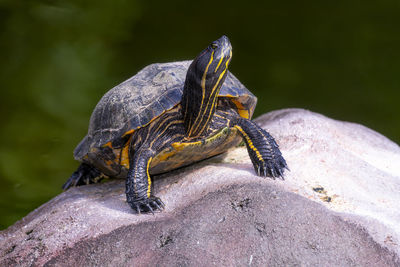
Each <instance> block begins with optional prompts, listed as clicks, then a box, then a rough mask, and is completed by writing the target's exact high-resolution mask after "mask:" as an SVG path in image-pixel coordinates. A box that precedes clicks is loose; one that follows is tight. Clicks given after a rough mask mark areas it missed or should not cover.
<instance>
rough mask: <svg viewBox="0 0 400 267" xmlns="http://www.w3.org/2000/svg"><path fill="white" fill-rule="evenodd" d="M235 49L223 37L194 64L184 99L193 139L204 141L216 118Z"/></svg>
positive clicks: (183, 107) (208, 48)
mask: <svg viewBox="0 0 400 267" xmlns="http://www.w3.org/2000/svg"><path fill="white" fill-rule="evenodd" d="M231 58H232V46H231V43H230V42H229V39H228V37H226V36H225V35H223V36H222V37H221V38H219V39H218V40H216V41H214V42H212V43H211V44H210V45H209V46H208V47H207V48H206V49H204V50H203V51H202V52H201V53H200V54H199V55H198V56H197V57H196V58H195V59H194V60H193V62H192V64H190V66H189V69H188V71H187V74H186V80H185V86H184V89H183V95H182V114H183V118H184V124H185V129H186V136H187V137H189V138H195V137H200V136H201V135H202V133H204V131H205V130H206V129H207V126H208V124H209V122H210V121H211V119H212V116H213V115H214V112H215V109H216V107H217V104H218V101H217V97H218V95H219V90H220V88H221V86H222V84H223V83H224V81H225V77H226V75H227V73H228V66H229V63H230V61H231Z"/></svg>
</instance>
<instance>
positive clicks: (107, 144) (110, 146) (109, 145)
mask: <svg viewBox="0 0 400 267" xmlns="http://www.w3.org/2000/svg"><path fill="white" fill-rule="evenodd" d="M103 147H109V148H111V149H112V148H113V147H112V144H111V141H110V142H108V143H105V144H104V145H103Z"/></svg>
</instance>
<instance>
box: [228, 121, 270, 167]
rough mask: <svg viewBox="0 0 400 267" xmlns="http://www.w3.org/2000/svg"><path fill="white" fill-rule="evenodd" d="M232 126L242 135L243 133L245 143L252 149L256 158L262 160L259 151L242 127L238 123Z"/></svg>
mask: <svg viewBox="0 0 400 267" xmlns="http://www.w3.org/2000/svg"><path fill="white" fill-rule="evenodd" d="M234 127H235V128H236V129H238V130H239V131H240V132H241V133H242V135H243V136H244V138H245V139H246V141H247V144H248V145H249V147H250V149H251V150H253V151H254V152H255V153H256V155H257V158H258V159H259V160H260V161H262V162H264V159H263V157H262V156H261V153H260V151H258V149H257V148H256V147H255V146H254V144H253V142H252V141H251V139H250V137H249V136H248V135H247V134H246V132H245V131H244V130H243V129H242V127H240V126H239V125H235V126H234Z"/></svg>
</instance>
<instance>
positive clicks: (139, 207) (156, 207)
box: [128, 196, 165, 214]
mask: <svg viewBox="0 0 400 267" xmlns="http://www.w3.org/2000/svg"><path fill="white" fill-rule="evenodd" d="M128 203H129V206H131V208H132V209H133V211H134V212H135V213H137V214H141V213H152V214H154V212H155V211H161V210H163V209H164V208H165V204H164V202H162V200H161V199H160V198H158V197H155V196H151V197H149V198H146V199H141V200H133V201H128Z"/></svg>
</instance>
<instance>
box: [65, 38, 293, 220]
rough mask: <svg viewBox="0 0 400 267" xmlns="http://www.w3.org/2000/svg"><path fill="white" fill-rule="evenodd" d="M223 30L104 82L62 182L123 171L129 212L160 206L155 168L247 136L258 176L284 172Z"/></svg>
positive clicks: (78, 181)
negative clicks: (189, 49)
mask: <svg viewBox="0 0 400 267" xmlns="http://www.w3.org/2000/svg"><path fill="white" fill-rule="evenodd" d="M231 58H232V46H231V43H230V41H229V39H228V37H226V36H225V35H224V36H222V37H220V38H219V39H217V40H216V41H213V42H212V43H211V44H210V45H208V46H207V47H206V48H205V49H204V50H203V51H202V52H200V54H199V55H198V56H197V57H196V58H195V59H194V60H193V61H182V62H172V63H163V64H157V63H156V64H152V65H149V66H147V67H145V68H144V69H142V70H141V71H139V72H138V73H137V74H136V75H135V76H133V77H131V78H130V79H128V80H126V81H125V82H123V83H121V84H119V85H117V86H115V87H114V88H112V89H111V90H109V91H108V92H107V93H106V94H105V95H104V96H103V97H102V98H101V100H100V101H99V102H98V104H97V105H96V107H95V109H94V111H93V113H92V115H91V117H90V122H89V129H88V133H87V135H86V136H85V137H84V138H83V140H82V141H81V142H80V143H79V144H78V146H77V147H76V148H75V150H74V158H75V159H76V160H78V161H79V162H81V164H80V165H79V167H78V169H77V170H76V171H75V172H74V173H73V174H72V175H71V177H70V178H69V179H68V180H67V181H66V182H65V184H64V185H63V189H64V190H67V189H68V188H70V187H73V186H79V185H85V184H92V183H96V182H99V181H101V180H102V178H104V177H116V178H124V179H126V182H125V193H126V201H127V203H128V204H129V206H130V207H131V208H132V210H133V212H134V213H154V212H155V211H161V210H163V209H164V208H165V204H164V202H163V201H162V200H161V199H160V198H158V197H156V196H155V195H154V194H153V189H152V188H153V186H152V176H153V175H155V174H159V173H165V172H168V171H170V170H173V169H177V168H179V167H183V166H186V165H189V164H191V163H194V162H197V161H200V160H203V159H205V158H209V157H212V156H215V155H218V154H221V153H223V152H225V151H227V150H228V149H229V148H231V147H233V146H236V145H238V144H239V143H240V142H241V141H242V140H243V141H244V143H245V144H246V147H247V150H248V154H249V157H250V159H251V161H252V163H253V166H254V169H255V172H256V173H257V174H258V175H259V176H263V177H266V176H268V177H272V178H274V179H275V178H277V177H279V178H281V179H283V175H284V170H285V169H288V166H287V163H286V161H285V159H284V158H283V156H282V153H281V151H280V150H279V146H278V144H277V143H276V141H275V139H274V138H273V137H272V136H271V135H270V134H269V133H268V132H267V131H265V130H264V129H262V128H261V127H260V126H258V125H257V124H256V123H255V122H254V121H252V120H251V117H252V115H253V112H254V109H255V106H256V103H257V98H256V97H255V96H254V95H253V94H252V93H251V92H250V91H249V90H248V89H246V87H244V85H243V84H242V83H241V82H240V81H239V80H238V79H237V78H236V77H235V76H234V75H233V74H232V73H230V72H229V71H228V66H229V64H230V62H231Z"/></svg>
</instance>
